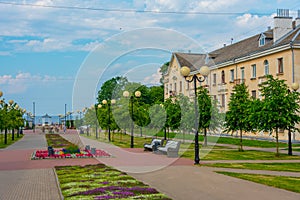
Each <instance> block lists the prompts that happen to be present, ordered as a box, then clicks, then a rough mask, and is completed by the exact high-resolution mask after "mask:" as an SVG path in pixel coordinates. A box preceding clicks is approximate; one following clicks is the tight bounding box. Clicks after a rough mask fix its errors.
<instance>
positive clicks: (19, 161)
mask: <svg viewBox="0 0 300 200" xmlns="http://www.w3.org/2000/svg"><path fill="white" fill-rule="evenodd" d="M37 149H47V144H46V139H45V136H44V134H40V132H39V130H36V133H27V134H24V136H23V138H22V139H21V140H19V141H18V142H16V143H14V144H12V145H10V146H9V147H7V148H5V149H1V150H0V200H23V199H24V200H60V199H61V197H60V193H59V188H58V184H57V181H56V176H55V172H54V169H53V167H54V166H62V165H86V164H98V163H99V161H97V160H96V159H94V158H87V159H45V160H30V156H31V154H32V153H33V151H34V150H37Z"/></svg>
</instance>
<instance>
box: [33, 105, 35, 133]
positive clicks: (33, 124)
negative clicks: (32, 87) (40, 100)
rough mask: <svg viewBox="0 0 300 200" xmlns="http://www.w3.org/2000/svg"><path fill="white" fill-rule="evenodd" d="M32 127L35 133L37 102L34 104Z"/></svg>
mask: <svg viewBox="0 0 300 200" xmlns="http://www.w3.org/2000/svg"><path fill="white" fill-rule="evenodd" d="M32 126H33V132H34V133H35V102H33V122H32Z"/></svg>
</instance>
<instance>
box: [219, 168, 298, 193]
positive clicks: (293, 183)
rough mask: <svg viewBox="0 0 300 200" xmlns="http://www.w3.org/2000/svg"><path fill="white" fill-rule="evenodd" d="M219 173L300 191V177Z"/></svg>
mask: <svg viewBox="0 0 300 200" xmlns="http://www.w3.org/2000/svg"><path fill="white" fill-rule="evenodd" d="M217 173H219V174H224V175H227V176H232V177H236V178H240V179H244V180H248V181H252V182H255V183H260V184H263V185H268V186H272V187H276V188H281V189H285V190H289V191H292V192H297V193H300V178H299V177H286V176H272V175H261V174H242V173H234V172H217Z"/></svg>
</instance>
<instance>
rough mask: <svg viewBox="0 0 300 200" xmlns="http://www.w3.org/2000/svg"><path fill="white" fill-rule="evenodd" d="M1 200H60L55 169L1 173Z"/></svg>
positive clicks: (3, 171) (2, 171)
mask: <svg viewBox="0 0 300 200" xmlns="http://www.w3.org/2000/svg"><path fill="white" fill-rule="evenodd" d="M0 180H1V181H0V194H1V195H0V199H1V200H21V199H24V200H25V199H26V200H60V199H61V197H60V194H59V190H58V187H57V182H56V178H55V174H54V171H53V169H35V170H13V171H5V170H1V171H0Z"/></svg>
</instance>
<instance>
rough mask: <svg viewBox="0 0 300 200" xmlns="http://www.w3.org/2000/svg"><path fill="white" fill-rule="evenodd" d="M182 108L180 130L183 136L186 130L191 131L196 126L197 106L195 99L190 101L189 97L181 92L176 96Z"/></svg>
mask: <svg viewBox="0 0 300 200" xmlns="http://www.w3.org/2000/svg"><path fill="white" fill-rule="evenodd" d="M176 99H177V100H178V102H179V105H180V108H181V122H180V130H182V132H183V136H184V134H185V133H186V132H188V133H190V132H192V131H193V129H194V128H195V106H194V101H190V99H189V97H187V96H184V95H182V94H179V95H177V96H176Z"/></svg>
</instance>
